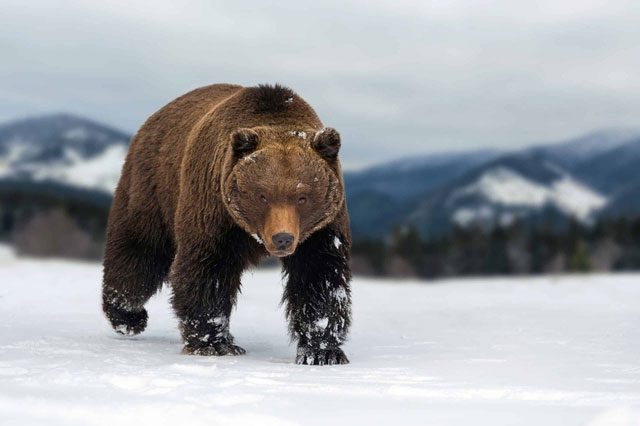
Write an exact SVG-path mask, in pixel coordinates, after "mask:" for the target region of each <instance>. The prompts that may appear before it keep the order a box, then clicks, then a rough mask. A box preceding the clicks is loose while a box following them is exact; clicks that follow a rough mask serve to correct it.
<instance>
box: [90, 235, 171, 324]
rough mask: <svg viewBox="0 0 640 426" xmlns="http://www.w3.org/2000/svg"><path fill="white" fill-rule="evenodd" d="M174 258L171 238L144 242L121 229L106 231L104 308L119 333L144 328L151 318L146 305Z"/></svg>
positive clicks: (159, 285)
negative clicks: (112, 231)
mask: <svg viewBox="0 0 640 426" xmlns="http://www.w3.org/2000/svg"><path fill="white" fill-rule="evenodd" d="M172 257H173V246H172V244H171V242H169V241H168V239H165V240H156V241H144V240H143V239H141V238H136V237H134V236H133V235H132V234H124V233H122V232H118V233H108V234H107V245H106V249H105V257H104V281H103V286H102V310H103V312H104V313H105V315H106V317H107V319H108V320H109V322H110V323H111V326H112V327H113V328H114V330H115V331H116V332H118V333H120V334H124V335H128V336H132V335H136V334H139V333H141V332H142V331H144V329H145V328H146V326H147V318H148V316H147V311H146V310H145V309H144V304H145V303H146V302H147V301H148V300H149V298H150V297H151V296H153V295H154V294H155V293H156V292H157V291H158V290H159V289H160V287H161V286H162V282H163V281H164V279H165V277H166V275H167V273H168V270H169V266H170V264H171V259H172Z"/></svg>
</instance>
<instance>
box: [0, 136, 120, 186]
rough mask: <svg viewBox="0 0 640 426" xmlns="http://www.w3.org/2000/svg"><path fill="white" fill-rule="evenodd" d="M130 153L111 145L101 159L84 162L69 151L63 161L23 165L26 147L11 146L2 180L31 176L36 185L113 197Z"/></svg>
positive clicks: (2, 165) (0, 173) (1, 168)
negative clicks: (62, 186) (62, 185)
mask: <svg viewBox="0 0 640 426" xmlns="http://www.w3.org/2000/svg"><path fill="white" fill-rule="evenodd" d="M127 149H128V148H127V146H125V145H111V146H108V147H106V148H105V149H104V151H103V152H101V153H99V154H98V155H95V156H92V157H88V158H85V157H83V156H82V155H81V154H80V153H78V152H77V151H76V150H74V149H71V148H67V149H65V151H64V159H63V160H62V161H55V162H51V163H48V164H43V163H42V162H22V161H21V160H22V158H23V154H24V153H25V152H26V151H27V149H26V147H24V146H20V145H12V146H11V147H10V150H9V153H8V155H7V156H5V158H4V159H3V160H1V161H0V177H11V176H19V175H28V176H30V177H31V179H33V180H34V181H55V182H59V183H66V184H69V185H73V186H77V187H82V188H90V189H99V190H102V191H106V192H109V193H113V192H114V191H115V188H116V185H117V184H118V179H119V178H120V170H121V169H122V165H123V164H124V159H125V157H126V155H127Z"/></svg>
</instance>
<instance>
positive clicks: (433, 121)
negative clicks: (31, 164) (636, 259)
mask: <svg viewBox="0 0 640 426" xmlns="http://www.w3.org/2000/svg"><path fill="white" fill-rule="evenodd" d="M268 3H277V5H274V4H268ZM216 82H229V83H239V84H243V85H254V84H258V83H264V82H281V83H283V84H286V85H288V86H291V87H292V88H293V89H295V90H296V91H297V92H298V93H299V94H300V95H302V96H303V97H304V98H305V99H307V101H309V102H310V103H311V104H312V105H313V106H314V107H315V108H316V110H317V111H318V113H319V114H320V117H321V118H322V120H323V121H324V123H325V124H326V125H328V126H332V127H336V128H337V129H338V130H340V132H341V133H342V136H343V147H344V148H343V153H342V158H343V163H344V164H345V165H346V166H347V167H348V168H355V167H361V166H363V165H367V164H371V163H376V162H380V161H384V160H388V159H391V158H396V157H402V156H411V155H414V154H419V153H420V154H424V153H432V152H442V151H451V150H463V149H469V148H486V147H497V148H505V149H512V148H515V147H519V146H523V145H530V144H533V143H536V142H547V141H554V140H561V139H564V138H568V137H571V136H575V135H578V134H581V133H585V132H588V131H590V130H593V129H597V128H603V127H640V122H639V118H640V2H639V1H637V0H630V1H616V0H602V1H601V0H572V1H562V0H549V1H546V0H543V1H536V2H532V1H513V0H505V1H473V0H466V1H451V0H443V1H425V0H417V1H414V0H393V1H386V2H383V1H377V0H354V1H344V0H341V1H333V0H330V1H317V0H316V1H313V2H303V1H295V0H291V1H279V2H263V1H257V0H255V1H248V2H244V1H221V2H216V1H202V2H197V1H193V2H186V1H175V0H171V1H164V0H153V1H141V0H135V1H134V0H126V1H125V0H123V1H106V0H100V1H88V0H78V1H55V0H46V1H38V0H29V1H24V0H18V1H15V0H2V2H1V3H0V120H1V121H7V120H10V119H14V118H18V117H24V116H28V115H33V114H44V113H49V112H58V111H66V112H71V113H77V114H82V115H84V116H87V117H90V118H93V119H96V120H99V121H102V122H105V123H107V124H110V125H113V126H116V127H119V128H121V129H124V130H126V131H130V132H133V131H135V130H136V129H137V128H138V126H139V125H140V124H141V123H142V122H143V121H144V120H145V118H146V117H147V116H148V115H150V114H151V113H153V112H154V111H155V110H157V109H158V108H159V107H161V106H162V105H164V104H165V103H166V102H168V101H170V100H171V99H173V98H175V97H176V96H179V95H180V94H182V93H184V92H186V91H188V90H190V89H193V88H195V87H198V86H203V85H206V84H210V83H216Z"/></svg>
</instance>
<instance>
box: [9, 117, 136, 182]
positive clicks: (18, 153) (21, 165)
mask: <svg viewBox="0 0 640 426" xmlns="http://www.w3.org/2000/svg"><path fill="white" fill-rule="evenodd" d="M129 139H130V136H129V135H127V134H125V133H123V132H120V131H118V130H115V129H112V128H110V127H107V126H104V125H102V124H99V123H96V122H93V121H91V120H87V119H84V118H80V117H76V116H72V115H67V114H56V115H48V116H43V117H37V118H29V119H25V120H20V121H16V122H12V123H9V124H5V125H2V126H0V181H6V180H9V181H19V182H22V183H24V182H30V183H34V184H37V183H47V184H48V183H55V184H58V185H68V186H71V187H77V188H83V189H87V190H96V191H101V192H106V193H113V191H114V189H115V186H116V184H117V182H118V177H119V175H120V169H121V168H122V164H123V162H124V158H125V155H126V152H127V148H128V144H129Z"/></svg>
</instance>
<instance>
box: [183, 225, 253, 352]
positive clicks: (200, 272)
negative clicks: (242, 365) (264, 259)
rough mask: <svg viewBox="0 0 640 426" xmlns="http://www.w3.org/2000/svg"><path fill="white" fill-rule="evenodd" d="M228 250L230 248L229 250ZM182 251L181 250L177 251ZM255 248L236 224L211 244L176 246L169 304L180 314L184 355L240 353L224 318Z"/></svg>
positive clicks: (227, 318) (236, 293) (251, 240)
mask: <svg viewBox="0 0 640 426" xmlns="http://www.w3.org/2000/svg"><path fill="white" fill-rule="evenodd" d="M230 249H231V250H233V251H232V252H229V250H230ZM181 250H183V251H181ZM260 250H261V249H260V247H259V246H258V245H257V243H256V242H255V241H253V239H251V238H250V237H249V236H248V235H247V234H246V233H245V232H244V231H242V230H240V229H239V228H237V227H234V228H233V229H232V230H230V231H229V232H227V233H226V234H225V235H223V236H221V237H220V238H219V239H218V240H217V241H216V242H215V243H212V242H211V241H202V242H199V243H195V244H194V242H190V245H189V246H188V247H183V248H181V249H179V250H178V254H177V256H176V261H175V263H174V266H173V272H172V276H171V282H172V287H173V298H172V303H173V307H174V310H175V312H176V315H177V316H178V318H180V331H181V333H182V338H183V340H184V349H183V351H182V352H183V353H185V354H192V355H241V354H244V353H245V350H244V349H242V348H241V347H239V346H237V345H235V344H234V339H233V336H232V335H231V333H230V331H229V317H230V315H231V310H232V309H233V306H234V305H235V303H236V298H237V295H238V292H239V291H240V277H241V275H242V272H243V271H244V269H245V268H246V267H247V266H248V264H249V263H254V262H257V259H258V258H259V254H260Z"/></svg>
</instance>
